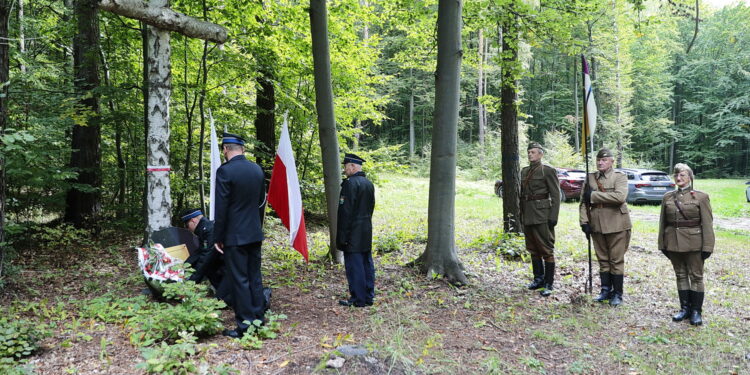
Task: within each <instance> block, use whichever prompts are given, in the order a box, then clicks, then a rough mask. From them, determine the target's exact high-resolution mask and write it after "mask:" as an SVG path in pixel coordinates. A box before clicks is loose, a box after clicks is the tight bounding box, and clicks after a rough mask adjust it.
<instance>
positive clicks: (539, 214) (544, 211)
mask: <svg viewBox="0 0 750 375" xmlns="http://www.w3.org/2000/svg"><path fill="white" fill-rule="evenodd" d="M527 154H528V157H529V166H528V167H525V168H523V169H522V170H521V221H522V223H523V226H524V233H525V238H526V249H527V250H528V251H529V253H531V267H532V270H533V272H534V281H532V282H531V284H529V285H528V286H527V287H528V288H529V289H532V290H535V289H539V288H541V287H544V290H542V291H541V292H540V294H541V295H543V296H545V297H547V296H549V295H550V294H552V284H553V282H554V280H555V225H557V215H558V214H559V213H560V183H559V182H558V180H557V170H555V168H552V167H550V166H548V165H544V164H542V157H543V156H544V149H543V148H542V146H541V145H540V144H539V143H536V142H532V143H531V144H529V147H528V148H527Z"/></svg>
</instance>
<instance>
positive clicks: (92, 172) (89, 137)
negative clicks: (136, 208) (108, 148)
mask: <svg viewBox="0 0 750 375" xmlns="http://www.w3.org/2000/svg"><path fill="white" fill-rule="evenodd" d="M74 6H75V15H76V25H77V33H76V36H75V38H74V40H73V71H74V74H75V80H74V82H73V84H74V86H75V88H76V91H77V94H78V95H79V97H80V98H81V99H80V103H81V107H82V111H85V112H86V115H85V119H86V124H84V125H80V124H76V125H75V126H73V133H72V138H71V148H72V150H73V151H72V153H71V155H70V164H69V166H70V167H71V168H72V169H74V170H75V171H77V172H78V176H77V177H76V178H75V179H74V180H73V181H72V182H73V184H74V185H73V187H71V188H70V190H68V192H67V195H66V198H65V221H66V222H69V223H71V224H73V225H75V226H76V227H82V226H84V223H85V222H86V221H91V222H89V223H88V224H92V223H93V221H95V217H96V216H97V214H98V213H99V211H100V210H101V202H100V192H99V190H98V189H99V188H100V187H101V180H102V178H101V158H102V157H101V148H100V143H101V130H100V124H99V121H100V118H99V98H98V95H97V94H96V93H95V92H94V90H95V89H96V88H98V87H99V11H98V9H97V7H96V0H77V1H76V2H75V5H74Z"/></svg>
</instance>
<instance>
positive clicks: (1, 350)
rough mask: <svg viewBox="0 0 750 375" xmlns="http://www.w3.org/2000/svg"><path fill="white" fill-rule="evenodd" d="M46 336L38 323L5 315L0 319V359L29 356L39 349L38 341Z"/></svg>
mask: <svg viewBox="0 0 750 375" xmlns="http://www.w3.org/2000/svg"><path fill="white" fill-rule="evenodd" d="M48 335H49V332H48V331H47V329H46V327H45V326H43V325H40V324H39V323H36V322H31V321H28V320H26V319H16V318H13V319H11V318H10V317H8V316H7V315H6V316H4V317H2V318H0V358H12V359H19V358H22V357H26V356H30V355H31V354H32V353H33V352H34V351H35V350H37V349H38V348H39V341H40V340H41V339H42V338H44V337H45V336H48Z"/></svg>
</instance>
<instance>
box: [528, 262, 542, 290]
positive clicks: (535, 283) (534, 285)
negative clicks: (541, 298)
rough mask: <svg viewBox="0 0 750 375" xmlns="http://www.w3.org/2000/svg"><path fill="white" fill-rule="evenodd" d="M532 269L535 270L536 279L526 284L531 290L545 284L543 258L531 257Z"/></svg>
mask: <svg viewBox="0 0 750 375" xmlns="http://www.w3.org/2000/svg"><path fill="white" fill-rule="evenodd" d="M531 270H532V272H534V281H532V282H531V284H529V285H526V288H527V289H529V290H537V289H539V288H541V287H543V286H544V263H543V262H542V260H541V259H531Z"/></svg>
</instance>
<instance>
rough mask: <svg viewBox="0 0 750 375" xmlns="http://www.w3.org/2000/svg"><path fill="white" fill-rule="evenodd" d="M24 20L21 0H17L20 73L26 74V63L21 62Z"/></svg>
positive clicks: (23, 49) (24, 37)
mask: <svg viewBox="0 0 750 375" xmlns="http://www.w3.org/2000/svg"><path fill="white" fill-rule="evenodd" d="M24 22H25V17H24V14H23V0H18V53H19V54H20V55H21V73H23V74H26V64H24V62H23V59H24V58H25V56H24V55H25V54H26V33H25V30H24ZM3 82H5V81H3Z"/></svg>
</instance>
